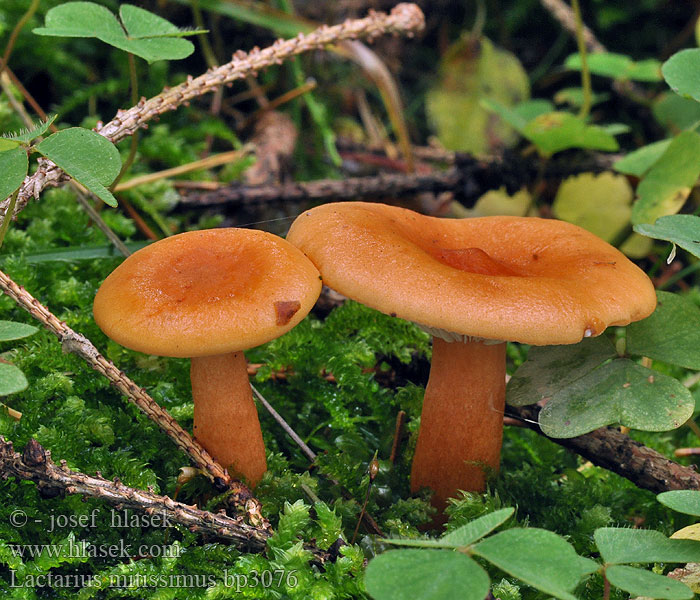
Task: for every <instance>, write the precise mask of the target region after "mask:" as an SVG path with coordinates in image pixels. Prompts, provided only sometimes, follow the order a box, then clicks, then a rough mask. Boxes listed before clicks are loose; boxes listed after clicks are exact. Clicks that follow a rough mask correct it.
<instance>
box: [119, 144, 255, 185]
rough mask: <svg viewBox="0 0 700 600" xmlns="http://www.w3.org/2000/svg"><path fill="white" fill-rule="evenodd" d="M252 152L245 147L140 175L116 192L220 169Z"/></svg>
mask: <svg viewBox="0 0 700 600" xmlns="http://www.w3.org/2000/svg"><path fill="white" fill-rule="evenodd" d="M251 151H252V148H251V147H250V146H244V147H243V148H241V149H240V150H231V151H229V152H222V153H221V154H214V155H212V156H207V157H206V158H202V159H201V160H195V161H194V162H191V163H187V164H186V165H179V166H177V167H172V168H171V169H165V170H163V171H158V172H156V173H147V174H146V175H139V176H138V177H134V178H133V179H129V180H128V181H124V182H123V183H120V184H119V185H117V186H116V187H115V188H114V191H115V192H123V191H125V190H130V189H132V188H135V187H138V186H140V185H144V184H146V183H152V182H154V181H159V180H160V179H167V178H168V177H175V176H177V175H182V174H184V173H190V172H192V171H198V170H199V169H211V168H212V167H218V166H219V165H226V164H228V163H230V162H233V161H234V160H238V159H240V158H243V157H244V156H247V155H248V154H250V153H251Z"/></svg>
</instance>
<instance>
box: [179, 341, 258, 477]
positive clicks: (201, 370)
mask: <svg viewBox="0 0 700 600" xmlns="http://www.w3.org/2000/svg"><path fill="white" fill-rule="evenodd" d="M190 379H191V380H192V398H193V399H194V436H195V437H196V438H197V440H198V441H199V442H200V443H201V444H202V446H204V448H206V450H207V451H208V452H209V453H210V454H211V455H212V456H213V457H214V458H215V459H216V460H217V461H218V462H220V463H221V464H222V465H223V466H224V467H226V468H227V469H228V472H229V474H231V475H232V476H234V477H243V478H245V480H246V481H247V482H248V483H249V484H250V485H251V486H252V487H255V486H256V485H257V483H258V482H259V481H260V479H261V478H262V476H263V473H265V471H266V469H267V462H266V460H265V445H264V444H263V439H262V432H261V431H260V421H258V411H257V409H256V408H255V403H254V402H253V395H252V392H251V389H250V382H249V380H248V370H247V365H246V359H245V356H244V355H243V352H231V353H228V354H216V355H214V356H200V357H197V358H193V359H192V364H191V367H190Z"/></svg>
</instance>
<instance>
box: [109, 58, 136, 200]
mask: <svg viewBox="0 0 700 600" xmlns="http://www.w3.org/2000/svg"><path fill="white" fill-rule="evenodd" d="M127 57H128V59H129V78H130V80H131V105H132V106H136V105H137V104H138V102H139V79H138V75H137V73H136V59H135V58H134V55H133V54H131V52H129V53H127ZM138 146H139V130H138V129H137V130H136V131H134V134H133V135H132V136H131V147H130V148H129V156H127V157H126V160H125V161H124V164H123V165H122V168H121V171H119V175H117V178H116V179H115V180H114V181H113V182H112V185H111V186H109V191H110V192H113V191H114V188H116V187H117V184H118V183H119V181H120V180H121V178H122V177H124V175H125V174H126V172H127V171H128V170H129V167H131V165H132V163H133V162H134V158H136V150H137V149H138Z"/></svg>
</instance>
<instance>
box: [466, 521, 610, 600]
mask: <svg viewBox="0 0 700 600" xmlns="http://www.w3.org/2000/svg"><path fill="white" fill-rule="evenodd" d="M472 551H473V552H474V554H476V555H478V556H481V557H482V558H485V559H486V560H488V561H489V562H490V563H493V564H494V565H496V566H497V567H498V568H499V569H501V570H502V571H505V572H506V573H508V574H509V575H512V576H513V577H517V578H518V579H520V580H521V581H523V582H525V583H527V584H528V585H531V586H532V587H534V588H537V589H538V590H541V591H543V592H545V593H547V594H551V595H552V596H555V597H557V598H562V599H564V600H575V597H574V595H573V594H572V593H571V592H572V591H573V589H574V588H575V587H576V586H577V585H578V583H579V581H580V579H581V578H582V577H583V576H584V575H588V574H589V573H593V572H594V571H597V570H598V564H597V563H595V562H593V561H592V560H590V559H588V558H583V557H582V556H579V555H578V554H576V551H575V550H574V548H573V546H571V544H569V543H568V542H567V541H566V540H564V539H563V538H561V537H559V536H558V535H556V534H555V533H552V532H551V531H546V530H544V529H536V528H534V527H533V528H529V529H507V530H506V531H502V532H500V533H497V534H495V535H492V536H490V537H488V538H486V539H485V540H482V541H481V542H479V543H478V544H476V545H475V546H473V547H472ZM543 556H546V557H547V559H546V560H542V557H543Z"/></svg>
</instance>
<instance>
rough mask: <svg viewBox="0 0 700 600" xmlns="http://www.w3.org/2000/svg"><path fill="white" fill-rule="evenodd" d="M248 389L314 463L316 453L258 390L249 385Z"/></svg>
mask: <svg viewBox="0 0 700 600" xmlns="http://www.w3.org/2000/svg"><path fill="white" fill-rule="evenodd" d="M250 387H251V388H252V390H253V393H254V394H255V397H256V398H257V399H258V401H259V402H260V403H261V404H262V405H263V406H264V407H265V410H267V412H269V413H270V414H271V415H272V418H273V419H274V420H275V421H277V423H278V424H279V426H280V427H282V429H284V431H285V432H286V434H287V435H288V436H289V437H290V438H292V439H293V440H294V442H295V443H296V444H297V446H299V448H301V450H302V452H303V453H304V454H306V456H307V457H308V458H309V460H311V462H313V461H315V460H316V453H315V452H314V451H313V450H312V449H311V448H309V447H308V446H307V445H306V443H305V442H304V440H302V439H301V437H299V434H298V433H297V432H296V431H294V430H293V429H292V428H291V426H290V425H289V423H287V421H285V420H284V417H282V415H280V414H279V413H278V412H277V411H276V410H275V409H274V408H273V406H272V404H270V403H269V402H268V401H267V400H265V397H264V396H263V395H262V394H261V393H260V392H259V391H258V389H257V388H256V387H255V386H254V385H251V386H250Z"/></svg>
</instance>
